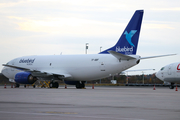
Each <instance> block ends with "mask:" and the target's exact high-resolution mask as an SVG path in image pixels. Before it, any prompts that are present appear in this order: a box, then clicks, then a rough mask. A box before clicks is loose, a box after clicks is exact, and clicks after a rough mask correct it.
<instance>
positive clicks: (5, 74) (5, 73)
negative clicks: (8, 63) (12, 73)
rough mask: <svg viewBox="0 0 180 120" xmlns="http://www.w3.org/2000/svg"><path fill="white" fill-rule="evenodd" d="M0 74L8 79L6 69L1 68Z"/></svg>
mask: <svg viewBox="0 0 180 120" xmlns="http://www.w3.org/2000/svg"><path fill="white" fill-rule="evenodd" d="M1 73H2V74H3V75H4V76H6V77H7V78H8V70H7V67H3V69H2V70H1Z"/></svg>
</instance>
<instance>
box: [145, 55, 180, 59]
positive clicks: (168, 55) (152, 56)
mask: <svg viewBox="0 0 180 120" xmlns="http://www.w3.org/2000/svg"><path fill="white" fill-rule="evenodd" d="M172 55H176V54H167V55H158V56H150V57H142V58H141V59H149V58H157V57H165V56H172Z"/></svg>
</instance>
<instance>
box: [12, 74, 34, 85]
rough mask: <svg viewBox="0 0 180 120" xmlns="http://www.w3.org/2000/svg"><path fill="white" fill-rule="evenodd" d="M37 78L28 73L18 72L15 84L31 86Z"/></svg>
mask: <svg viewBox="0 0 180 120" xmlns="http://www.w3.org/2000/svg"><path fill="white" fill-rule="evenodd" d="M36 80H37V78H36V77H33V76H32V75H31V73H29V72H19V73H17V74H16V75H15V82H16V83H19V84H33V83H34V82H36Z"/></svg>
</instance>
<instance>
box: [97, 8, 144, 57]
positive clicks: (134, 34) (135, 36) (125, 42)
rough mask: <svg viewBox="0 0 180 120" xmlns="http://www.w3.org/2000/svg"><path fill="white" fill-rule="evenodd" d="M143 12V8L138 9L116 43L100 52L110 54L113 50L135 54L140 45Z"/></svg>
mask: <svg viewBox="0 0 180 120" xmlns="http://www.w3.org/2000/svg"><path fill="white" fill-rule="evenodd" d="M143 13H144V11H143V10H136V11H135V13H134V15H133V16H132V18H131V20H130V21H129V23H128V25H127V27H126V28H125V30H124V32H123V33H122V35H121V37H120V38H119V40H118V42H117V43H116V45H115V46H113V47H111V48H109V49H107V50H104V51H102V52H100V53H99V54H109V52H108V51H109V50H112V51H116V52H118V53H121V54H125V55H135V54H136V50H137V47H138V40H139V34H140V30H141V23H142V18H143Z"/></svg>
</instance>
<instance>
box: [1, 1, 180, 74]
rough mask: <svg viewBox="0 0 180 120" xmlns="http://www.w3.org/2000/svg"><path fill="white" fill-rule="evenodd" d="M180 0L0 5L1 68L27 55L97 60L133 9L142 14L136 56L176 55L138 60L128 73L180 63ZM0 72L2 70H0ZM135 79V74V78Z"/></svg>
mask: <svg viewBox="0 0 180 120" xmlns="http://www.w3.org/2000/svg"><path fill="white" fill-rule="evenodd" d="M179 5H180V1H179V0H158V1H157V0H126V1H124V0H1V1H0V33H1V34H0V55H1V59H0V63H1V64H4V63H7V62H8V61H10V60H11V59H14V58H16V57H21V56H27V55H54V54H56V55H58V54H61V53H62V54H85V44H86V43H89V49H88V54H96V53H98V52H99V51H100V47H101V46H102V50H105V49H107V48H109V47H111V46H113V45H114V44H115V43H116V42H117V40H118V39H119V37H120V35H121V34H122V32H123V30H124V28H125V27H126V25H127V23H128V22H129V20H130V18H131V17H132V15H133V14H134V12H135V10H137V9H144V17H143V22H142V28H141V33H140V38H139V45H138V50H137V55H140V56H142V57H146V56H154V55H163V54H171V53H176V54H178V55H176V56H171V57H163V58H155V59H148V60H142V61H141V62H140V64H139V65H137V66H135V67H133V68H131V69H133V70H134V69H151V68H153V69H156V70H155V71H147V72H145V74H146V73H147V74H148V73H153V72H156V71H158V70H159V69H160V68H161V67H163V66H165V65H166V64H170V63H173V62H178V61H179V59H180V56H179V55H180V47H179V45H180V40H179V38H180V34H179V32H180V7H179ZM0 69H2V66H0ZM137 74H138V73H137Z"/></svg>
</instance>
